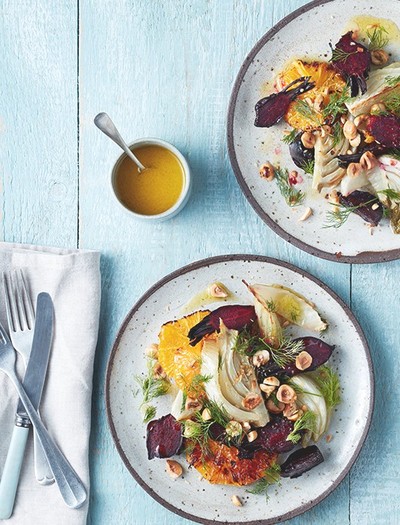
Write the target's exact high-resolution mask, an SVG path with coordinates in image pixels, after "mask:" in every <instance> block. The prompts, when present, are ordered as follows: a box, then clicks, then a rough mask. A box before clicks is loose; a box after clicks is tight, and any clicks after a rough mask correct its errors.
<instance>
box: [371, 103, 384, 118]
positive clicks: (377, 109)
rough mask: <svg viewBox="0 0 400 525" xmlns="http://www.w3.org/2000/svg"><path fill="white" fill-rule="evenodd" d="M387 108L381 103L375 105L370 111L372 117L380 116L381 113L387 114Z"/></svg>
mask: <svg viewBox="0 0 400 525" xmlns="http://www.w3.org/2000/svg"><path fill="white" fill-rule="evenodd" d="M385 111H386V106H385V104H383V102H379V103H378V104H373V105H372V106H371V109H370V113H371V115H380V114H381V113H385Z"/></svg>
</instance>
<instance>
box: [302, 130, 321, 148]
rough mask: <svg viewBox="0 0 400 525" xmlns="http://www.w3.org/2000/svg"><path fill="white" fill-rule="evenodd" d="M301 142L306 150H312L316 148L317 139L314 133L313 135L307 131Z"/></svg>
mask: <svg viewBox="0 0 400 525" xmlns="http://www.w3.org/2000/svg"><path fill="white" fill-rule="evenodd" d="M300 140H301V143H302V144H303V146H304V147H305V148H307V149H312V148H313V147H314V146H315V142H316V140H317V137H316V136H315V135H314V133H311V131H306V132H305V133H303V134H302V136H301V139H300Z"/></svg>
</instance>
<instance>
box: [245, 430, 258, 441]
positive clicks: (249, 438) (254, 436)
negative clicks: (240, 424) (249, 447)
mask: <svg viewBox="0 0 400 525" xmlns="http://www.w3.org/2000/svg"><path fill="white" fill-rule="evenodd" d="M257 436H258V434H257V431H256V430H252V431H251V432H249V433H248V434H247V441H248V442H249V443H251V442H253V441H254V440H255V439H257Z"/></svg>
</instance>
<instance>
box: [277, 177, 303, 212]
mask: <svg viewBox="0 0 400 525" xmlns="http://www.w3.org/2000/svg"><path fill="white" fill-rule="evenodd" d="M275 180H276V184H277V186H278V189H279V191H280V192H281V195H282V197H283V198H284V199H285V201H286V204H287V205H288V206H290V207H294V206H299V205H300V204H301V203H302V202H303V201H304V198H305V195H304V193H303V192H302V191H301V190H297V189H296V188H294V187H293V186H292V185H291V184H290V183H289V170H288V169H283V168H275Z"/></svg>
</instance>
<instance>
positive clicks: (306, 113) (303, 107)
mask: <svg viewBox="0 0 400 525" xmlns="http://www.w3.org/2000/svg"><path fill="white" fill-rule="evenodd" d="M294 109H295V111H297V113H299V114H300V115H302V116H303V117H304V118H306V119H307V120H310V121H311V122H313V123H314V124H315V125H316V126H321V125H322V123H323V122H322V120H323V119H322V118H321V117H322V115H321V113H319V112H318V111H316V110H315V109H314V108H313V107H311V106H310V105H309V104H308V103H307V101H306V100H301V99H299V100H297V101H296V102H295V106H294Z"/></svg>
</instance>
